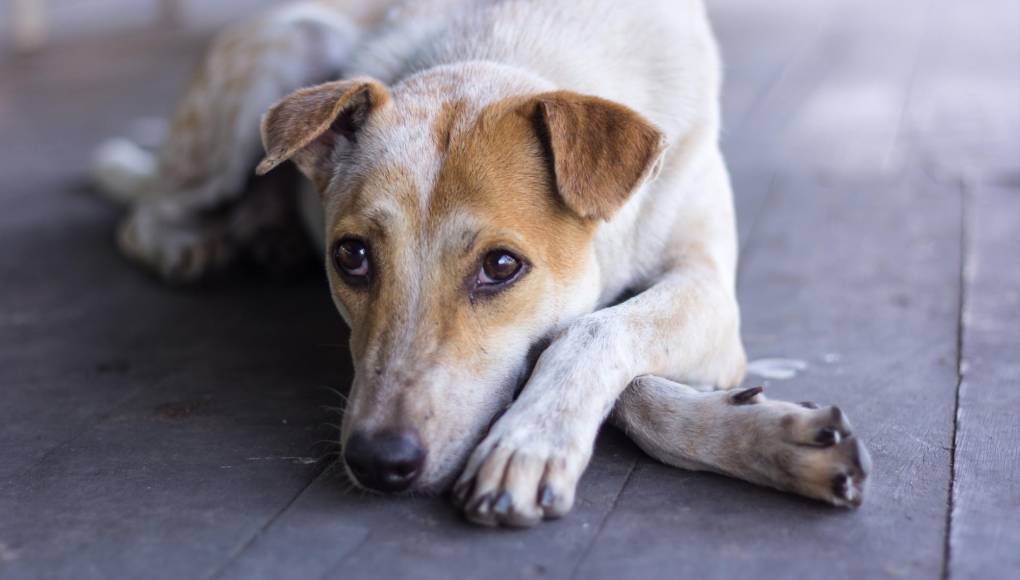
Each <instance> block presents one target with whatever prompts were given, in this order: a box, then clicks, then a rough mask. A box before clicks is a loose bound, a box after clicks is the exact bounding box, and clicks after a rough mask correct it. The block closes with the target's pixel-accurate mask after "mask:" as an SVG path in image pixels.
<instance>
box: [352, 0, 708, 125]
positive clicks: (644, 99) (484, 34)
mask: <svg viewBox="0 0 1020 580" xmlns="http://www.w3.org/2000/svg"><path fill="white" fill-rule="evenodd" d="M355 54H356V56H355V60H354V62H353V63H352V65H351V70H352V72H353V73H355V74H357V75H365V76H370V77H374V78H378V79H381V80H383V81H385V82H387V83H388V84H391V85H393V84H396V83H398V82H400V81H401V80H404V79H406V78H408V77H410V76H413V75H414V74H415V73H418V72H421V71H423V70H426V69H429V68H432V67H436V66H442V65H450V64H456V63H463V62H470V61H492V62H497V63H501V64H505V65H510V66H514V67H519V68H521V69H523V70H527V71H529V72H531V73H534V74H536V75H538V76H540V77H542V78H544V79H548V80H549V81H551V82H552V83H554V84H555V85H556V88H557V89H563V90H572V91H576V92H579V93H583V94H590V95H596V96H600V97H603V98H605V99H609V100H612V101H616V102H619V103H622V104H625V105H627V106H629V107H631V108H633V109H634V110H636V111H639V112H641V113H642V114H644V115H645V116H647V117H648V118H649V119H650V120H651V121H652V122H654V123H655V124H656V125H657V126H658V127H659V128H660V129H662V130H663V132H664V134H665V135H666V136H667V139H669V138H671V137H675V136H679V135H683V134H684V133H685V132H686V131H687V130H689V129H690V127H691V126H692V125H693V124H694V123H695V122H703V121H710V122H712V123H713V124H714V123H715V118H716V117H717V111H716V104H717V102H718V89H719V78H718V76H719V75H718V69H719V67H718V62H717V61H718V59H717V55H716V50H715V44H714V40H713V38H712V35H711V32H710V30H709V27H708V20H707V18H706V16H705V11H704V6H703V4H702V2H701V1H700V0H646V1H644V2H640V3H621V2H616V1H614V0H428V1H425V2H414V3H405V4H403V5H398V6H396V7H395V8H394V9H393V10H392V11H391V14H390V16H389V18H388V19H387V21H386V22H385V23H384V24H383V25H382V26H381V27H380V28H379V30H378V31H377V33H376V34H374V35H372V36H371V37H370V38H369V39H368V40H367V41H366V42H365V43H364V44H363V45H362V46H361V47H359V49H358V50H356V51H355Z"/></svg>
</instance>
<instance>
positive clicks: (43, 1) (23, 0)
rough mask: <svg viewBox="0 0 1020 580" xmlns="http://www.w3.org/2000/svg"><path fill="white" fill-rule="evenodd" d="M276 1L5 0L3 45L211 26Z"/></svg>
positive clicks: (12, 47) (26, 48) (29, 47)
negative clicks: (169, 28)
mask: <svg viewBox="0 0 1020 580" xmlns="http://www.w3.org/2000/svg"><path fill="white" fill-rule="evenodd" d="M273 3H274V2H273V1H272V0H215V1H211V2H210V1H205V0H0V24H2V26H0V45H2V46H3V47H4V50H6V51H8V52H11V51H20V52H31V51H33V50H38V49H41V48H43V47H44V46H46V45H47V44H50V43H55V44H58V45H59V44H65V43H68V42H74V41H76V40H82V39H88V38H94V37H97V36H104V35H106V36H109V35H123V34H130V33H132V32H135V33H137V32H138V31H142V30H152V29H157V28H166V27H176V26H181V27H192V28H210V27H216V26H217V25H220V24H223V23H225V22H227V21H229V20H230V19H231V18H232V17H235V18H236V16H237V14H241V13H243V12H244V11H245V10H253V9H256V8H260V7H265V6H269V5H271V4H273Z"/></svg>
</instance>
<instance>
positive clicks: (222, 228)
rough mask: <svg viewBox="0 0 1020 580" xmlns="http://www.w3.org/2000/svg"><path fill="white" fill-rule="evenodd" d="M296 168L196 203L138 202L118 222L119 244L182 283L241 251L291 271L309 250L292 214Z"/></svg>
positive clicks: (260, 263) (265, 266)
mask: <svg viewBox="0 0 1020 580" xmlns="http://www.w3.org/2000/svg"><path fill="white" fill-rule="evenodd" d="M299 183H301V182H299V176H298V175H297V172H296V171H293V170H291V171H279V172H275V173H273V174H272V175H267V176H264V177H258V178H254V179H252V181H251V182H250V183H249V185H248V187H247V188H246V189H245V192H244V195H242V196H241V197H240V198H239V199H237V200H236V201H233V202H230V203H227V204H225V205H223V206H222V207H218V208H211V209H209V210H205V211H197V210H195V209H194V208H190V207H182V206H181V205H180V204H178V203H177V200H176V199H174V198H172V197H168V198H157V199H154V200H150V201H147V202H146V203H144V204H139V205H138V206H136V207H135V209H134V210H133V211H132V213H131V215H130V216H129V217H128V219H127V220H125V221H124V222H123V223H122V224H121V227H120V229H119V230H118V244H119V246H120V248H121V251H122V252H124V253H125V254H127V255H128V257H130V258H132V259H134V260H135V261H136V262H138V263H139V264H141V265H143V266H146V267H147V268H149V269H150V270H152V271H153V272H154V273H155V274H156V275H158V276H159V277H161V278H162V279H164V280H166V281H168V282H173V283H188V282H194V281H197V280H200V279H202V278H203V277H205V276H207V275H209V274H210V273H212V272H215V271H218V270H220V269H222V268H225V267H226V266H228V265H230V264H232V263H234V262H235V261H237V260H238V259H241V258H247V259H246V260H245V261H247V262H250V263H251V264H253V265H255V266H256V267H257V268H259V269H261V270H263V271H266V272H269V273H272V274H277V275H283V274H287V273H291V272H294V271H295V270H297V269H298V268H299V267H301V265H303V264H305V263H307V262H308V261H309V259H310V258H311V256H312V244H311V243H309V242H310V241H311V240H310V238H309V236H308V232H307V231H306V230H305V229H304V227H303V226H304V224H303V223H302V220H301V217H300V215H299V208H298V207H297V206H298V198H297V196H296V195H295V191H296V189H297V188H298V187H300V185H299Z"/></svg>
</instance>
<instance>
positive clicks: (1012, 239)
mask: <svg viewBox="0 0 1020 580" xmlns="http://www.w3.org/2000/svg"><path fill="white" fill-rule="evenodd" d="M969 202H970V203H969V207H968V212H967V216H968V218H969V219H968V220H967V226H968V227H967V239H968V243H967V247H968V252H967V269H966V281H965V284H966V286H965V288H966V290H965V293H964V319H963V320H964V328H963V357H962V368H963V369H964V370H963V372H964V375H963V381H962V383H961V384H960V394H959V409H958V411H957V428H956V446H955V461H954V472H955V480H954V484H953V496H952V506H953V513H952V520H951V535H950V538H949V540H950V544H949V549H950V552H949V567H948V569H949V577H950V578H953V579H965V578H973V579H975V580H976V579H983V578H1010V577H1017V576H1018V575H1020V550H1018V549H1017V546H1020V446H1017V444H1016V442H1017V441H1020V421H1018V420H1017V414H1016V413H1017V409H1020V390H1018V389H1017V385H1020V358H1018V357H1017V351H1018V349H1020V261H1018V260H1020V258H1018V257H1020V184H1018V185H1017V186H1015V187H1012V188H990V187H988V188H978V189H977V191H975V192H974V195H973V196H971V197H970V198H969Z"/></svg>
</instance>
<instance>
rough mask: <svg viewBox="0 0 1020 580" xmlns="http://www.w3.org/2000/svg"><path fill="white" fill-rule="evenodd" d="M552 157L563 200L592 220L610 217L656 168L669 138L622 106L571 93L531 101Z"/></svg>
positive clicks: (536, 119) (535, 118)
mask: <svg viewBox="0 0 1020 580" xmlns="http://www.w3.org/2000/svg"><path fill="white" fill-rule="evenodd" d="M529 105H533V106H534V109H533V113H532V114H533V115H534V120H535V123H536V125H537V128H538V131H539V136H540V138H541V139H542V140H543V141H544V143H545V145H546V149H547V151H548V154H549V155H550V156H551V157H552V167H553V170H554V171H555V173H556V187H557V189H558V191H559V194H560V196H561V198H562V199H563V202H564V203H565V204H566V205H567V207H569V208H570V209H571V210H573V211H574V212H575V213H577V214H578V215H580V216H581V217H583V218H587V219H603V220H608V219H610V218H611V217H612V216H613V214H615V213H616V211H617V210H618V209H620V207H621V206H623V204H624V203H625V202H626V201H627V199H628V198H629V197H630V195H631V194H632V193H633V192H634V190H635V189H637V188H638V186H640V185H641V184H642V183H644V182H645V181H646V180H647V179H648V178H649V177H650V176H651V175H652V174H653V173H654V172H655V170H656V167H657V165H658V162H659V160H660V159H661V157H662V154H663V152H664V151H665V149H666V143H665V137H664V136H663V134H662V133H661V132H660V131H659V130H658V129H657V128H656V127H655V126H654V125H652V123H651V122H649V121H648V120H646V119H645V118H644V117H642V116H641V115H640V114H638V113H637V112H635V111H633V110H632V109H629V108H627V107H625V106H623V105H620V104H618V103H614V102H612V101H607V100H605V99H601V98H598V97H590V96H585V95H580V94H577V93H572V92H568V91H557V92H552V93H545V94H541V95H538V96H537V97H535V99H534V100H533V101H531V102H530V103H529Z"/></svg>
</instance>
